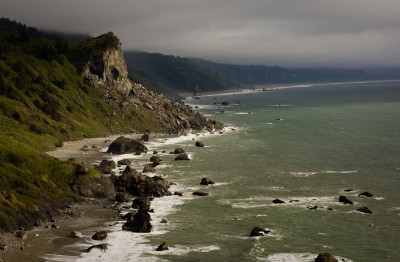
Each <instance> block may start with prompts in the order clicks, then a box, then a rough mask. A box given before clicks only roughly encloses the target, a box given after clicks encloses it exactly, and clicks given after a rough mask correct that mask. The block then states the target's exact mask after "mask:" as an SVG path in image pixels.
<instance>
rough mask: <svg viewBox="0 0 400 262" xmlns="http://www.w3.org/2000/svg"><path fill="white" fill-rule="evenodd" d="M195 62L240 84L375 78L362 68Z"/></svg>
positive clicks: (197, 60)
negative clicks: (285, 66) (296, 67)
mask: <svg viewBox="0 0 400 262" xmlns="http://www.w3.org/2000/svg"><path fill="white" fill-rule="evenodd" d="M190 60H191V61H192V62H193V63H196V64H198V65H199V66H203V67H205V68H207V69H209V70H212V71H215V72H217V73H219V74H221V75H222V76H223V77H225V78H227V79H229V80H230V81H232V82H234V83H237V84H239V85H263V84H287V83H316V82H345V81H356V80H357V81H358V80H367V79H374V78H375V76H373V75H369V74H367V73H366V72H364V71H362V70H351V69H334V68H300V69H290V68H283V67H278V66H265V65H234V64H225V63H214V62H211V61H207V60H204V59H198V58H192V59H190Z"/></svg>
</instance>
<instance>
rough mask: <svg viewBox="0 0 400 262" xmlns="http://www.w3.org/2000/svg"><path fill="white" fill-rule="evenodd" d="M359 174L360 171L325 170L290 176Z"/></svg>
mask: <svg viewBox="0 0 400 262" xmlns="http://www.w3.org/2000/svg"><path fill="white" fill-rule="evenodd" d="M357 172H358V170H325V171H299V172H289V174H290V175H292V176H295V177H309V176H313V175H317V174H353V173H357Z"/></svg>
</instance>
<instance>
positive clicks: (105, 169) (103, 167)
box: [97, 160, 117, 174]
mask: <svg viewBox="0 0 400 262" xmlns="http://www.w3.org/2000/svg"><path fill="white" fill-rule="evenodd" d="M116 167H117V164H116V163H115V162H114V161H113V160H102V161H101V163H100V165H99V166H98V167H97V169H98V170H99V171H100V172H102V173H103V174H111V173H112V170H113V169H114V168H116Z"/></svg>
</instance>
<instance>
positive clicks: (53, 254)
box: [0, 127, 229, 262]
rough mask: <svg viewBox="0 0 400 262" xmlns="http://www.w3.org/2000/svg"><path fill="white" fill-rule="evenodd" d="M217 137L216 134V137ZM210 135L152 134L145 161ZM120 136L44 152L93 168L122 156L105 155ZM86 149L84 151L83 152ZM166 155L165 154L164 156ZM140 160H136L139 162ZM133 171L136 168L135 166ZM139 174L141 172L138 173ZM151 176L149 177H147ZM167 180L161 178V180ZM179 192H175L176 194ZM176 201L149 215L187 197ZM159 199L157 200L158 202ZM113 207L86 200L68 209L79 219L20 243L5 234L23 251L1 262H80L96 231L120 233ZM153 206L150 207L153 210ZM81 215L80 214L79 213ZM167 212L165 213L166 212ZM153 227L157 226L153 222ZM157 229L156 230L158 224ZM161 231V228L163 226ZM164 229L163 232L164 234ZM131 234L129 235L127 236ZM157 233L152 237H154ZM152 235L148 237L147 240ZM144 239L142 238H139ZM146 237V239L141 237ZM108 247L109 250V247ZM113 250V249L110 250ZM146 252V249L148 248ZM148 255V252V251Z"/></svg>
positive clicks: (164, 201)
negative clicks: (157, 151) (168, 148)
mask: <svg viewBox="0 0 400 262" xmlns="http://www.w3.org/2000/svg"><path fill="white" fill-rule="evenodd" d="M225 131H229V130H228V127H226V128H224V132H225ZM217 134H219V133H218V132H216V133H215V135H217ZM210 135H212V133H208V132H206V133H197V134H196V133H191V134H189V135H184V136H171V135H167V134H153V136H152V139H151V140H150V141H149V142H145V144H146V146H149V153H147V154H146V158H147V157H150V156H151V155H152V153H151V152H150V151H151V150H153V149H158V148H159V147H161V146H171V147H174V145H176V144H179V143H180V142H184V141H185V142H188V141H193V140H196V138H199V139H200V138H204V137H207V136H210ZM119 136H122V135H111V136H107V137H98V138H88V139H83V140H78V141H70V142H65V143H64V144H63V146H62V147H61V148H57V149H55V150H54V151H49V152H45V153H46V154H48V155H49V156H52V157H55V158H57V159H60V160H63V161H66V160H68V159H70V158H75V160H76V161H79V162H84V163H85V165H87V166H91V167H94V165H97V164H99V163H100V162H101V161H102V160H103V159H108V160H115V158H120V157H121V156H123V155H113V154H108V153H106V152H105V149H106V148H107V147H108V145H109V144H110V143H111V142H112V141H114V140H115V139H116V138H118V137H119ZM123 136H125V137H128V138H133V139H138V138H140V137H141V136H142V134H125V135H123ZM84 147H85V149H84V150H83V148H84ZM166 154H167V155H168V153H166ZM142 160H143V159H138V161H139V162H140V161H142ZM134 167H136V168H137V167H139V166H138V165H134ZM138 171H139V172H141V170H139V169H138ZM149 175H151V174H149ZM165 175H166V176H168V175H167V174H162V176H165ZM175 187H176V186H173V188H171V192H173V191H174V190H175ZM178 189H179V190H181V188H179V187H178V188H177V190H178ZM173 197H174V198H176V199H168V197H167V196H164V197H161V198H160V200H157V201H158V202H157V201H156V203H155V205H157V206H158V207H160V203H161V205H162V207H163V208H164V206H165V205H166V206H167V210H163V211H164V212H161V213H159V212H157V213H154V214H152V218H153V217H154V218H153V219H157V220H160V219H161V218H162V217H163V216H165V215H168V214H169V213H170V212H169V211H168V209H171V210H173V209H174V206H175V205H179V204H181V203H183V202H185V201H186V197H184V198H179V197H178V196H173ZM157 199H158V198H157ZM114 204H115V201H114V199H112V200H111V199H92V200H86V201H85V202H84V203H78V204H76V205H74V206H72V207H71V209H73V210H76V211H77V212H78V213H82V215H81V216H79V217H78V216H76V217H73V216H71V217H69V216H67V217H66V218H64V219H60V220H56V221H55V222H48V223H45V224H44V225H41V226H39V227H35V228H34V229H33V230H31V231H26V236H27V237H26V239H24V240H21V239H18V238H16V236H15V234H12V233H7V234H4V235H2V236H1V237H2V238H3V239H6V240H11V241H14V242H23V246H24V248H23V250H16V251H7V252H3V253H0V259H4V260H5V261H21V260H24V259H25V260H28V261H33V262H35V261H76V260H79V259H80V258H82V255H83V254H84V253H83V252H82V249H83V248H82V246H84V245H87V247H89V246H90V245H92V244H93V240H91V236H92V235H93V234H94V233H95V232H96V231H101V230H104V231H107V232H109V234H110V233H111V234H112V233H113V232H114V233H115V232H120V231H122V229H120V227H121V224H120V223H118V224H117V225H115V226H112V227H110V226H109V225H110V224H115V223H114V222H116V221H121V219H119V217H118V215H119V214H118V211H117V210H115V209H114V208H112V206H113V205H114ZM153 205H154V204H152V206H153ZM81 211H83V212H81ZM165 211H166V212H165ZM155 223H156V222H155ZM51 224H56V225H57V226H58V227H59V228H46V226H48V225H51ZM155 226H156V228H159V225H158V221H157V225H155ZM162 228H163V226H162ZM164 229H165V228H163V230H164ZM72 231H79V232H81V233H82V234H83V236H84V237H83V238H69V237H68V234H70V233H71V232H72ZM129 233H131V234H132V232H129ZM157 233H158V232H156V233H155V234H157ZM150 235H151V233H148V236H150ZM140 236H143V235H140ZM144 237H146V235H144ZM107 240H108V239H107V238H106V239H105V240H104V241H103V242H101V241H95V244H100V243H106V242H108V241H107ZM109 247H110V246H109ZM111 248H112V247H111ZM147 248H148V247H147ZM147 251H151V250H147ZM98 252H100V251H92V252H91V253H94V254H93V255H95V254H98ZM88 256H89V257H91V256H92V255H84V257H83V259H84V260H85V259H87V258H88Z"/></svg>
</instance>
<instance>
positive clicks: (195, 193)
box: [192, 191, 209, 196]
mask: <svg viewBox="0 0 400 262" xmlns="http://www.w3.org/2000/svg"><path fill="white" fill-rule="evenodd" d="M192 195H194V196H208V195H209V194H208V193H206V192H200V191H195V192H193V193H192Z"/></svg>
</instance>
